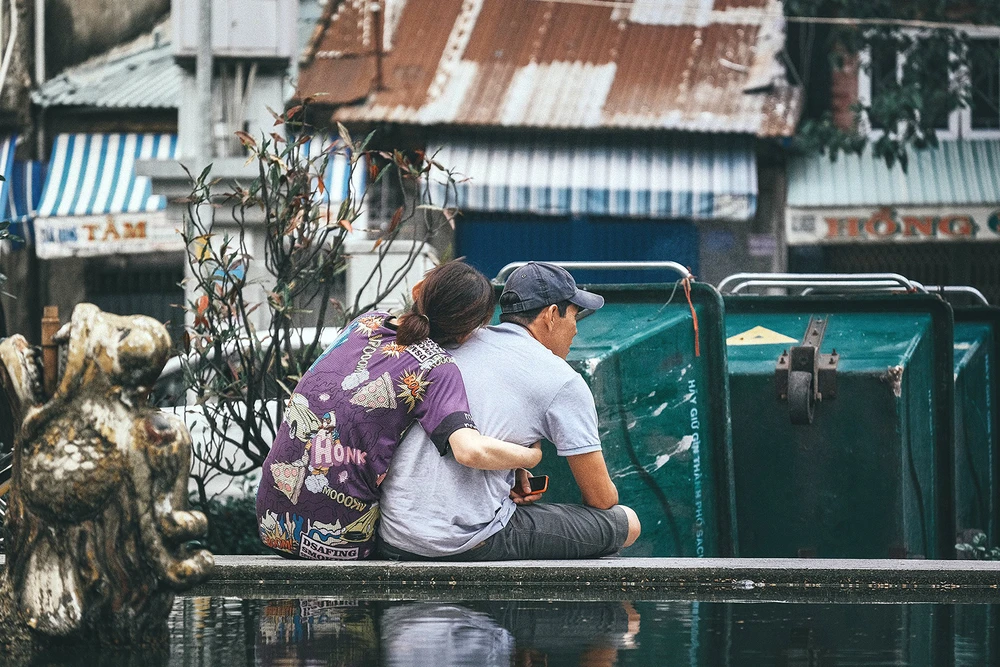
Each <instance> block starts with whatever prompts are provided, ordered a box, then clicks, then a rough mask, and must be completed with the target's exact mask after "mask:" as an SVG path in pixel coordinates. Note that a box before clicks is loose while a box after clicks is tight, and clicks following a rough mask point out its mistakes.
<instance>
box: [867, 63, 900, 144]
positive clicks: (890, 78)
mask: <svg viewBox="0 0 1000 667" xmlns="http://www.w3.org/2000/svg"><path fill="white" fill-rule="evenodd" d="M870 76H871V78H870V80H869V88H868V103H869V105H870V106H871V107H872V113H871V114H870V115H869V118H868V122H869V123H870V124H871V127H872V129H873V130H884V129H885V123H884V122H883V120H882V118H881V117H880V114H879V113H878V107H879V97H880V96H881V95H889V94H892V92H893V91H895V89H896V88H898V87H899V83H898V81H899V55H898V53H897V52H896V49H894V48H893V47H891V46H889V45H887V44H879V45H878V46H875V47H872V50H871V75H870Z"/></svg>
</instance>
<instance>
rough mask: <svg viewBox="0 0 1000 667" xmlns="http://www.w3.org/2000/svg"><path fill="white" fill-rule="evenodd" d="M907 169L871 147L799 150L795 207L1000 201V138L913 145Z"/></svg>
mask: <svg viewBox="0 0 1000 667" xmlns="http://www.w3.org/2000/svg"><path fill="white" fill-rule="evenodd" d="M909 157H910V159H909V164H908V167H907V170H906V171H905V172H904V171H903V170H902V168H900V166H899V165H898V164H897V165H896V166H894V167H892V168H891V169H890V168H889V167H887V166H886V164H885V161H884V160H882V159H881V158H876V157H873V156H872V154H871V150H870V149H868V148H866V149H865V152H864V153H863V154H862V155H860V156H858V155H848V156H845V155H840V156H839V157H838V158H837V160H836V161H833V162H831V161H830V158H829V157H827V156H824V155H809V156H798V157H795V158H793V159H792V160H791V161H790V162H789V166H788V206H789V207H790V208H819V207H850V206H977V205H987V206H990V205H994V204H998V203H1000V139H976V140H971V139H963V140H955V141H941V143H940V145H939V146H938V148H928V149H924V150H913V149H911V150H910V151H909Z"/></svg>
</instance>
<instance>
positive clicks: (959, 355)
mask: <svg viewBox="0 0 1000 667" xmlns="http://www.w3.org/2000/svg"><path fill="white" fill-rule="evenodd" d="M954 347H955V352H954V354H955V368H954V373H955V464H954V465H955V483H954V487H955V528H956V530H957V531H958V533H959V535H960V536H962V535H966V536H967V535H968V532H967V531H974V530H981V531H983V532H984V533H986V535H987V536H988V537H989V538H990V540H992V541H993V542H994V543H995V541H996V540H997V539H1000V513H998V507H997V502H998V498H997V492H998V488H997V483H998V472H1000V435H998V432H997V419H998V417H1000V406H998V404H997V399H998V396H997V360H998V359H1000V308H992V307H988V306H966V307H961V306H959V307H956V308H955V344H954Z"/></svg>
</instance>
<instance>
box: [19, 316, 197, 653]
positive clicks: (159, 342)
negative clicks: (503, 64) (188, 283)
mask: <svg viewBox="0 0 1000 667" xmlns="http://www.w3.org/2000/svg"><path fill="white" fill-rule="evenodd" d="M56 340H57V341H58V342H59V343H60V345H66V346H67V348H66V353H67V354H66V363H65V371H64V373H63V375H62V377H61V379H60V380H59V384H58V386H57V388H56V389H55V391H54V393H53V395H52V396H51V398H50V399H49V400H48V401H47V402H44V401H43V390H42V387H41V372H40V370H39V368H38V363H37V360H36V358H35V356H34V355H33V354H32V353H31V351H30V348H29V347H28V345H27V342H26V341H25V340H24V338H23V337H21V336H12V337H11V338H8V339H6V340H5V341H4V342H3V343H0V362H2V364H3V366H4V369H5V370H6V374H7V378H6V384H7V387H6V389H7V393H8V397H9V400H10V402H11V410H12V412H13V414H14V420H15V422H18V421H19V422H20V428H19V429H18V430H17V437H16V439H15V444H14V472H13V477H12V485H11V491H10V494H9V495H10V498H9V501H10V506H9V510H8V515H7V519H6V530H7V540H6V552H7V554H6V558H7V563H6V572H0V653H3V652H4V647H3V644H7V645H8V647H11V646H15V645H16V646H19V647H21V648H22V650H23V646H24V644H25V642H27V643H28V644H44V643H45V642H46V641H48V640H49V639H50V638H63V639H62V640H60V643H63V642H70V643H72V642H74V641H81V642H87V643H93V642H99V643H114V644H119V645H121V644H131V645H135V644H146V643H153V642H158V641H162V640H165V638H166V619H167V615H168V614H169V612H170V608H171V604H172V602H173V597H174V592H175V591H179V590H183V589H185V588H187V587H190V586H192V585H194V584H196V583H198V582H200V581H203V580H204V579H205V578H206V577H208V575H209V573H210V572H211V569H212V566H213V559H212V554H210V553H209V552H208V551H205V550H192V549H190V548H189V546H188V542H189V541H190V540H194V539H197V538H199V537H201V536H203V535H204V534H205V532H206V529H207V521H206V519H205V516H204V515H203V514H202V513H200V512H192V511H187V478H188V465H189V458H190V446H191V440H190V436H189V434H188V431H187V428H186V427H185V425H184V423H183V422H182V421H181V420H179V419H177V418H175V417H173V416H172V415H167V414H164V413H162V412H161V411H159V410H157V409H156V408H154V407H151V406H150V405H148V403H147V400H146V396H147V394H148V392H149V389H150V387H151V386H152V384H153V382H154V381H155V380H156V378H157V376H158V375H159V373H160V370H161V369H162V368H163V365H164V363H165V362H166V360H167V356H168V354H169V350H170V339H169V337H168V335H167V332H166V329H165V328H164V327H163V325H161V324H160V323H159V322H157V321H155V320H153V319H152V318H149V317H142V316H134V317H121V316H117V315H110V314H107V313H103V312H101V311H100V310H99V309H98V308H97V307H96V306H93V305H90V304H81V305H79V306H77V307H76V309H75V310H74V311H73V317H72V319H71V321H70V323H69V324H67V325H66V326H64V327H63V328H62V329H60V330H59V333H58V334H57V336H56Z"/></svg>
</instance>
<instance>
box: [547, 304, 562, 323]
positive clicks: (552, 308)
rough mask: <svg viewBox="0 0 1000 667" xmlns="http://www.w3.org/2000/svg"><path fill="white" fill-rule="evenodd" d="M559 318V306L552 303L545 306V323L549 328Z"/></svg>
mask: <svg viewBox="0 0 1000 667" xmlns="http://www.w3.org/2000/svg"><path fill="white" fill-rule="evenodd" d="M558 318H559V306H557V305H555V304H554V303H553V304H551V305H549V306H546V308H545V325H546V326H547V327H548V328H549V329H551V328H552V327H553V326H555V323H556V320H557V319H558Z"/></svg>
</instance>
